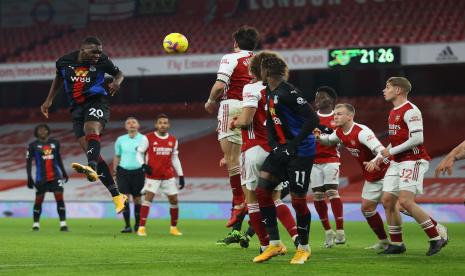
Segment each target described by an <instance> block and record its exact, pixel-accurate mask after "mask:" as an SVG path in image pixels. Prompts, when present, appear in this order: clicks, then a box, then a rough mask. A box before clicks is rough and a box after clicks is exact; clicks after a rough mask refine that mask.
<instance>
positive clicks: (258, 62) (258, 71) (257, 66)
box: [249, 51, 278, 80]
mask: <svg viewBox="0 0 465 276" xmlns="http://www.w3.org/2000/svg"><path fill="white" fill-rule="evenodd" d="M271 57H278V55H277V54H276V53H274V52H270V51H261V52H260V53H258V54H256V55H255V56H253V57H252V59H251V60H250V64H249V71H250V74H251V75H252V76H253V77H255V78H256V79H257V80H262V77H261V76H262V68H261V66H262V62H263V61H264V60H265V59H267V58H271Z"/></svg>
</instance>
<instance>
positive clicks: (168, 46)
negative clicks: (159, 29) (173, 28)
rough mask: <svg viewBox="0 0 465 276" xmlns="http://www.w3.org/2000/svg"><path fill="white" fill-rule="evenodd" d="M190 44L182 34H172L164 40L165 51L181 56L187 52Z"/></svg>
mask: <svg viewBox="0 0 465 276" xmlns="http://www.w3.org/2000/svg"><path fill="white" fill-rule="evenodd" d="M187 47H189V42H188V41H187V38H186V37H185V36H184V35H182V34H180V33H171V34H169V35H167V36H165V39H164V40H163V49H165V52H167V53H168V54H180V53H184V52H186V51H187Z"/></svg>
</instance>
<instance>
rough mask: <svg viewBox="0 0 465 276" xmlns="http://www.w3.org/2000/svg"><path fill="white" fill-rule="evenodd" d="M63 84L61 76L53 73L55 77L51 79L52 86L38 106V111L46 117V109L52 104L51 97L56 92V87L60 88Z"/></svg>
mask: <svg viewBox="0 0 465 276" xmlns="http://www.w3.org/2000/svg"><path fill="white" fill-rule="evenodd" d="M62 85H63V78H62V77H61V76H60V75H59V74H58V73H57V74H56V75H55V79H53V82H52V86H50V90H49V91H48V95H47V98H46V99H45V101H44V103H43V104H42V105H41V106H40V112H42V114H43V115H44V116H45V118H47V119H48V109H49V108H50V106H52V103H53V99H55V96H56V95H57V93H58V89H60V88H61V86H62Z"/></svg>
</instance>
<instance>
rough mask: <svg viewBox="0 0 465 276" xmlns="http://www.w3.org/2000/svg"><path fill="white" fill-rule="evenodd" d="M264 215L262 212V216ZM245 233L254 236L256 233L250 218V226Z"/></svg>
mask: <svg viewBox="0 0 465 276" xmlns="http://www.w3.org/2000/svg"><path fill="white" fill-rule="evenodd" d="M261 216H262V215H261V214H260V217H261ZM249 217H250V214H249ZM245 234H246V235H247V236H249V237H253V235H255V230H254V229H253V226H252V222H250V220H249V228H247V230H246V231H245Z"/></svg>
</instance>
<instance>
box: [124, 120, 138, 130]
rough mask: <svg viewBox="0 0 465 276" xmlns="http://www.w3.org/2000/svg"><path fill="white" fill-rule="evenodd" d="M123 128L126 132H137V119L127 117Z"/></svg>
mask: <svg viewBox="0 0 465 276" xmlns="http://www.w3.org/2000/svg"><path fill="white" fill-rule="evenodd" d="M124 128H125V129H126V130H127V131H128V132H137V131H138V130H139V121H138V120H137V119H136V118H135V117H127V118H126V121H124Z"/></svg>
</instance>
